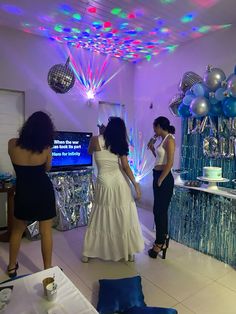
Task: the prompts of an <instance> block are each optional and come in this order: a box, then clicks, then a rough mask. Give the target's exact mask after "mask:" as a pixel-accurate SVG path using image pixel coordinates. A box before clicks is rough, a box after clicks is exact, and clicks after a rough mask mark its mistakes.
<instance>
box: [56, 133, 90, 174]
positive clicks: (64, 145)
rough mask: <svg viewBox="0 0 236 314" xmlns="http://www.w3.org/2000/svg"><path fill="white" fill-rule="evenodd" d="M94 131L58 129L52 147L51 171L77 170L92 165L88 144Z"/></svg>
mask: <svg viewBox="0 0 236 314" xmlns="http://www.w3.org/2000/svg"><path fill="white" fill-rule="evenodd" d="M91 136H92V133H90V132H67V131H57V132H56V134H55V138H54V146H53V148H52V168H51V171H66V170H76V169H79V168H84V167H89V166H92V160H93V159H92V155H89V154H88V145H89V141H90V138H91Z"/></svg>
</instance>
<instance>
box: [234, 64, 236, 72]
mask: <svg viewBox="0 0 236 314" xmlns="http://www.w3.org/2000/svg"><path fill="white" fill-rule="evenodd" d="M234 74H236V65H235V67H234Z"/></svg>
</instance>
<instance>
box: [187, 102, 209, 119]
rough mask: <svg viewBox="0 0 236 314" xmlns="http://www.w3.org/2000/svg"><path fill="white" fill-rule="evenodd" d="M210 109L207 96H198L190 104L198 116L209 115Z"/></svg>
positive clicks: (191, 109)
mask: <svg viewBox="0 0 236 314" xmlns="http://www.w3.org/2000/svg"><path fill="white" fill-rule="evenodd" d="M209 110H210V105H209V101H208V100H207V99H206V98H205V97H196V98H195V99H193V101H192V102H191V104H190V112H191V113H192V114H193V116H195V117H198V118H199V117H204V116H205V115H207V114H208V112H209Z"/></svg>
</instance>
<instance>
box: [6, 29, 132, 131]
mask: <svg viewBox="0 0 236 314" xmlns="http://www.w3.org/2000/svg"><path fill="white" fill-rule="evenodd" d="M0 42H1V49H0V88H6V89H12V90H21V91H25V102H26V103H25V109H26V110H25V112H26V117H28V116H29V115H30V114H31V113H33V112H34V111H37V110H44V111H46V112H48V113H50V114H51V116H52V118H53V120H54V123H55V126H56V128H57V129H58V130H72V131H75V130H79V131H93V132H97V127H96V124H97V117H98V100H104V101H110V102H115V103H122V104H125V105H126V108H127V112H128V114H129V115H132V112H133V82H134V77H133V75H134V65H133V64H130V63H127V62H122V61H120V60H118V59H115V58H112V59H110V60H109V66H108V70H107V72H106V73H105V74H104V75H105V77H110V76H111V75H112V74H114V73H115V72H116V71H119V70H120V69H121V71H120V72H119V73H118V74H117V76H115V77H114V78H113V79H112V80H111V81H110V82H109V83H108V84H107V85H106V86H105V87H104V89H103V91H102V92H101V93H100V94H99V95H98V96H97V97H96V101H95V103H94V104H93V105H88V103H87V100H86V99H85V98H84V97H83V96H81V94H80V90H79V87H78V86H74V87H73V89H71V90H70V91H69V92H68V93H66V94H64V95H62V94H56V93H55V92H54V91H52V90H51V89H50V87H49V86H48V84H47V74H48V71H49V69H50V68H51V67H52V66H53V65H55V64H58V63H63V64H64V63H65V61H66V59H67V52H66V48H65V46H63V45H62V44H59V43H56V42H54V41H50V40H49V39H46V38H43V37H39V36H34V35H32V34H26V33H23V32H20V31H15V30H12V29H9V28H3V27H2V28H0ZM81 50H82V48H81V49H76V48H71V52H72V56H73V57H74V58H75V60H78V59H76V58H84V59H86V60H87V59H88V58H90V57H91V60H92V59H97V61H96V60H95V62H97V63H98V62H100V63H102V62H103V60H105V57H104V56H103V55H99V54H96V55H93V54H92V53H91V52H89V51H86V50H83V51H81ZM81 55H82V57H81ZM80 61H81V60H80ZM81 63H82V64H83V60H82V61H81ZM106 74H108V76H107V75H106Z"/></svg>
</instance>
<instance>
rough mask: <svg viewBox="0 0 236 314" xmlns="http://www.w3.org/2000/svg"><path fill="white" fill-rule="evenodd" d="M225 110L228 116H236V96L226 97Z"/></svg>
mask: <svg viewBox="0 0 236 314" xmlns="http://www.w3.org/2000/svg"><path fill="white" fill-rule="evenodd" d="M223 111H224V114H225V115H226V116H227V117H236V98H233V97H230V98H226V99H225V100H224V102H223Z"/></svg>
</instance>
